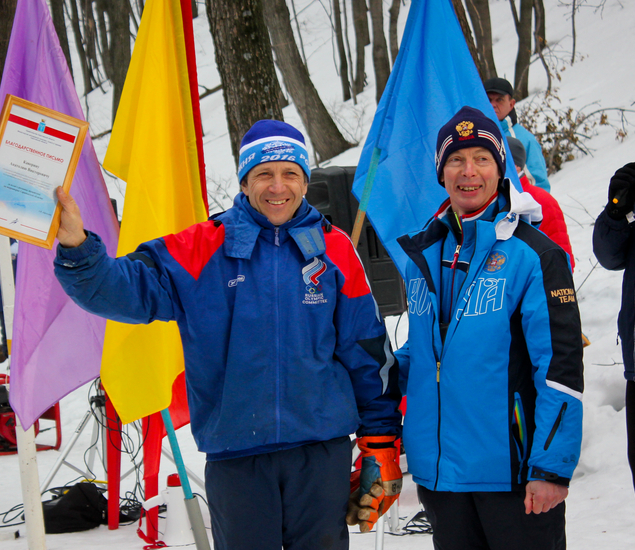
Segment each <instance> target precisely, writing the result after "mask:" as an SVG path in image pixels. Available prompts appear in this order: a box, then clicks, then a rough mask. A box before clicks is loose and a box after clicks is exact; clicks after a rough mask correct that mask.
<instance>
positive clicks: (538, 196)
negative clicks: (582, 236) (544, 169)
mask: <svg viewBox="0 0 635 550" xmlns="http://www.w3.org/2000/svg"><path fill="white" fill-rule="evenodd" d="M523 191H525V192H527V193H529V194H530V195H531V196H532V197H533V198H534V199H535V200H536V202H537V203H539V204H540V206H542V223H541V224H540V231H542V232H543V233H544V234H545V235H547V237H549V238H550V239H551V240H552V241H553V242H554V243H556V244H557V245H558V246H560V247H561V248H562V249H563V250H564V251H565V252H566V253H567V254H568V255H569V261H570V262H571V271H573V269H574V268H575V259H574V258H573V251H572V250H571V242H570V241H569V233H568V232H567V224H566V222H565V220H564V214H563V213H562V209H561V208H560V205H559V204H558V201H557V200H556V199H555V198H554V197H553V196H552V195H551V194H550V193H548V192H547V191H545V190H544V189H541V188H540V187H537V186H536V185H531V184H530V183H528V184H527V185H526V186H525V185H523Z"/></svg>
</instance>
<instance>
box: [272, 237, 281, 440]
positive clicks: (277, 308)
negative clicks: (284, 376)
mask: <svg viewBox="0 0 635 550" xmlns="http://www.w3.org/2000/svg"><path fill="white" fill-rule="evenodd" d="M274 244H275V246H276V248H275V259H274V262H273V269H274V273H273V277H274V285H273V287H274V302H275V308H274V310H275V322H276V443H279V442H280V304H279V295H278V287H279V285H278V282H279V281H278V271H279V269H278V268H279V263H280V228H279V227H276V228H275V238H274Z"/></svg>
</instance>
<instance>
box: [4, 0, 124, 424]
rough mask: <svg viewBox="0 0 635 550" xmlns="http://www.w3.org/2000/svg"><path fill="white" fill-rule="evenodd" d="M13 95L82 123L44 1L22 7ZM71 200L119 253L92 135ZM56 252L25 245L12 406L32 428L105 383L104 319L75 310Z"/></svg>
mask: <svg viewBox="0 0 635 550" xmlns="http://www.w3.org/2000/svg"><path fill="white" fill-rule="evenodd" d="M6 94H12V95H15V96H18V97H21V98H23V99H26V100H28V101H32V102H34V103H38V104H40V105H43V106H45V107H48V108H50V109H54V110H56V111H60V112H62V113H65V114H67V115H70V116H73V117H75V118H79V119H82V120H83V119H84V114H83V112H82V109H81V106H80V103H79V98H78V97H77V92H76V90H75V85H74V83H73V79H72V77H71V74H70V72H69V70H68V66H67V64H66V59H65V58H64V54H63V52H62V49H61V47H60V45H59V40H58V38H57V34H56V32H55V27H54V26H53V21H52V19H51V15H50V13H49V10H48V7H47V5H46V1H45V0H19V1H18V4H17V8H16V13H15V20H14V22H13V30H12V32H11V41H10V42H9V50H8V53H7V58H6V61H5V66H4V73H3V75H2V83H1V84H0V102H3V101H4V98H5V96H6ZM71 194H72V195H73V197H74V198H75V200H76V201H77V203H78V204H79V207H80V209H81V212H82V217H83V219H84V224H85V226H86V228H87V229H90V230H92V231H95V232H96V233H98V234H99V235H100V236H101V237H102V239H103V240H104V242H105V244H106V247H107V248H108V252H109V253H110V254H113V255H114V254H115V252H116V248H117V238H118V232H119V226H118V223H117V220H116V218H115V215H114V211H113V209H112V207H111V204H110V199H109V198H108V191H107V189H106V185H105V183H104V179H103V176H102V174H101V170H100V167H99V161H98V160H97V156H96V155H95V151H94V149H93V144H92V142H91V139H90V136H87V137H86V142H85V143H84V148H83V149H82V154H81V157H80V159H79V163H78V166H77V170H76V172H75V178H74V180H73V184H72V187H71ZM54 257H55V250H46V249H44V248H39V247H37V246H33V245H30V244H27V243H24V242H21V243H20V248H19V254H18V268H17V276H16V296H15V317H14V322H13V342H12V356H11V389H10V391H9V399H10V403H11V407H12V408H13V410H14V411H15V413H16V414H17V415H18V417H19V419H20V422H21V423H22V425H23V426H24V428H25V429H26V428H27V427H29V426H31V424H33V423H34V422H35V421H36V420H37V419H38V417H39V416H40V415H41V414H42V413H43V412H45V411H46V410H47V409H48V408H50V407H51V406H53V405H54V404H55V403H57V402H58V401H59V400H60V399H61V398H62V397H64V396H65V395H67V394H68V393H70V392H71V391H73V390H74V389H76V388H78V387H79V386H81V385H82V384H84V383H86V382H88V381H90V380H93V379H94V378H96V377H97V376H99V369H100V366H101V352H102V345H103V341H104V331H105V327H106V320H105V319H101V318H99V317H96V316H94V315H90V314H89V313H87V312H85V311H83V310H82V309H80V308H79V307H78V306H76V305H75V304H74V303H73V302H72V301H71V299H70V298H68V296H66V294H65V293H64V291H63V290H62V288H61V286H60V285H59V283H58V282H57V280H56V279H55V276H54V275H53V258H54Z"/></svg>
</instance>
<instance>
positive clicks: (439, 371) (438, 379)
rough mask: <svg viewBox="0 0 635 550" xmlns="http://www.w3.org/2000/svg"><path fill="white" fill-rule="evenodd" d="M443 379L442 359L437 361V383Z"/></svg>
mask: <svg viewBox="0 0 635 550" xmlns="http://www.w3.org/2000/svg"><path fill="white" fill-rule="evenodd" d="M440 381H441V361H437V383H438V382H440Z"/></svg>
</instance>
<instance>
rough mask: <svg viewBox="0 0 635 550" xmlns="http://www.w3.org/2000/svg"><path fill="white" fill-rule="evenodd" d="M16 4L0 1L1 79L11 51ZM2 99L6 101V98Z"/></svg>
mask: <svg viewBox="0 0 635 550" xmlns="http://www.w3.org/2000/svg"><path fill="white" fill-rule="evenodd" d="M16 4H17V0H0V77H1V76H2V73H3V72H4V60H5V58H6V57H7V50H8V49H9V40H10V39H11V29H12V28H13V18H14V17H15V6H16ZM0 99H1V100H3V101H4V98H0Z"/></svg>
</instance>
